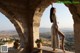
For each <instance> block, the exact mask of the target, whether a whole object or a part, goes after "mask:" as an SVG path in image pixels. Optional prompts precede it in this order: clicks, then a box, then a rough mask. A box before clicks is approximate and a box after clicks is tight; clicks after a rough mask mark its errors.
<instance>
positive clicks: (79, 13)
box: [33, 0, 80, 53]
mask: <svg viewBox="0 0 80 53" xmlns="http://www.w3.org/2000/svg"><path fill="white" fill-rule="evenodd" d="M52 2H54V1H51V0H49V1H47V0H44V1H42V2H41V3H40V4H39V5H38V6H37V8H36V10H35V14H34V17H33V20H34V22H33V29H34V30H33V32H34V34H36V33H39V29H38V28H39V25H40V17H41V15H42V13H43V11H44V10H45V8H46V7H47V6H49V5H50V4H51V3H52ZM65 5H66V4H65ZM66 6H67V7H68V8H69V10H70V12H71V14H72V17H73V21H74V25H73V26H74V39H75V52H76V53H79V52H80V46H79V45H80V43H79V42H80V39H79V35H80V10H79V9H80V4H67V5H66ZM37 21H38V22H37ZM35 26H37V27H36V28H37V29H38V30H37V32H36V33H35V31H36V29H35V28H34V27H35ZM34 34H33V35H34ZM37 36H38V37H39V34H38V35H37ZM34 38H35V35H34Z"/></svg>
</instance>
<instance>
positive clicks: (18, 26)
mask: <svg viewBox="0 0 80 53" xmlns="http://www.w3.org/2000/svg"><path fill="white" fill-rule="evenodd" d="M0 12H1V13H2V14H4V15H5V16H6V17H7V18H8V19H9V21H10V22H11V23H12V24H13V25H14V26H15V29H16V31H17V32H18V35H19V37H20V41H21V42H23V41H24V36H23V28H22V26H21V23H20V22H19V21H18V20H17V19H15V17H16V16H14V14H13V13H12V12H11V11H9V10H8V9H7V8H5V6H3V8H0Z"/></svg>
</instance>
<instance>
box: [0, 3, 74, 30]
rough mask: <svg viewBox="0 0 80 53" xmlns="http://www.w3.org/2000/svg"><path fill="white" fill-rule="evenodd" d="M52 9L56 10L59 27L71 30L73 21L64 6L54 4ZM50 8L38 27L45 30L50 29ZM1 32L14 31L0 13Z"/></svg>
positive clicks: (45, 12) (12, 26) (11, 25)
mask: <svg viewBox="0 0 80 53" xmlns="http://www.w3.org/2000/svg"><path fill="white" fill-rule="evenodd" d="M54 7H55V8H56V11H57V12H56V16H57V22H58V25H59V27H60V28H72V27H73V20H72V15H71V14H70V12H69V10H68V8H67V7H66V6H65V5H64V4H54ZM50 8H51V6H49V7H48V8H46V9H45V11H44V13H43V15H42V17H41V24H40V27H46V28H50V27H51V23H50V19H49V14H50ZM1 30H15V27H14V25H13V24H12V23H11V22H10V21H9V20H8V19H7V18H6V16H5V15H3V14H2V13H0V31H1Z"/></svg>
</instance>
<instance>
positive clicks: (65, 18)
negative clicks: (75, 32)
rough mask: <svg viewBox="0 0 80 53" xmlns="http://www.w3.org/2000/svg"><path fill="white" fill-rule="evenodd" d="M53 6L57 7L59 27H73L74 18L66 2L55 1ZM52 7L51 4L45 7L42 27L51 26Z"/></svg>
mask: <svg viewBox="0 0 80 53" xmlns="http://www.w3.org/2000/svg"><path fill="white" fill-rule="evenodd" d="M53 6H54V7H55V8H56V17H57V22H58V25H59V28H73V19H72V15H71V13H70V12H69V10H68V8H67V7H66V6H65V5H64V4H59V3H55V4H53ZM50 8H51V5H50V6H49V7H48V8H46V9H45V11H44V13H43V15H42V17H41V23H40V27H46V28H50V27H51V23H50V18H49V15H50Z"/></svg>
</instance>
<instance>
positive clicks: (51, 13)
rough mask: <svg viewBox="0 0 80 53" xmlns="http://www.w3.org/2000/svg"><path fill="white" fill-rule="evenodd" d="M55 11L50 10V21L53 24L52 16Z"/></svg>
mask: <svg viewBox="0 0 80 53" xmlns="http://www.w3.org/2000/svg"><path fill="white" fill-rule="evenodd" d="M54 10H55V8H54V7H51V9H50V21H51V22H53V20H52V15H53V11H54Z"/></svg>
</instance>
